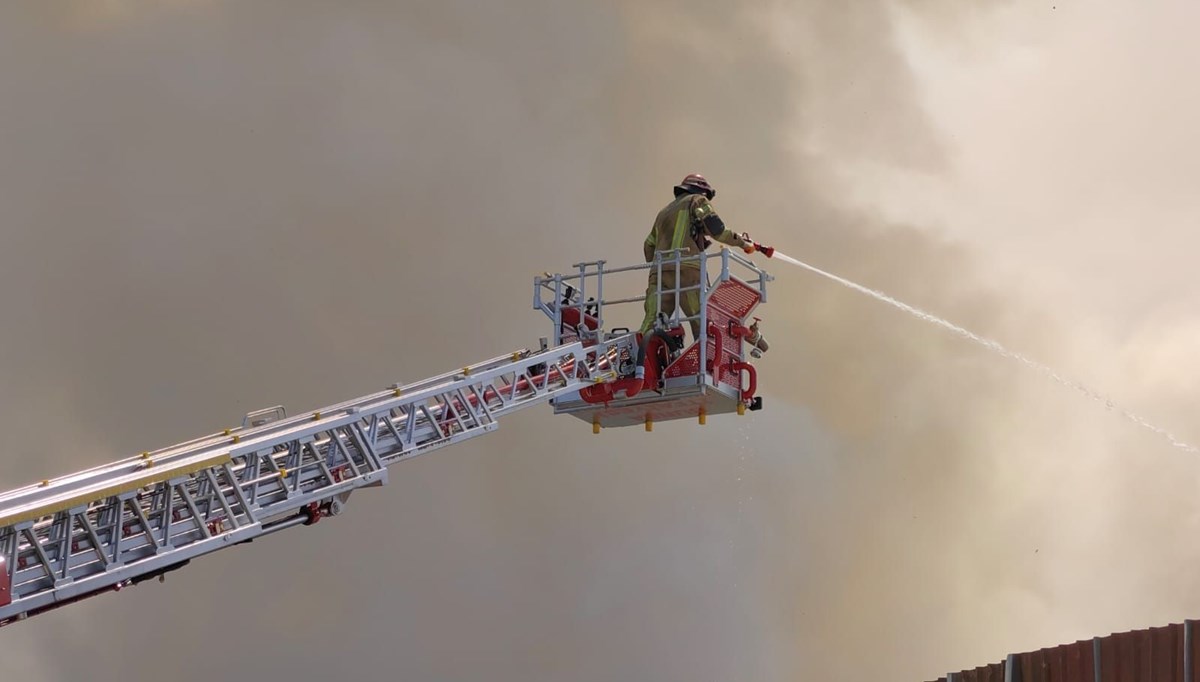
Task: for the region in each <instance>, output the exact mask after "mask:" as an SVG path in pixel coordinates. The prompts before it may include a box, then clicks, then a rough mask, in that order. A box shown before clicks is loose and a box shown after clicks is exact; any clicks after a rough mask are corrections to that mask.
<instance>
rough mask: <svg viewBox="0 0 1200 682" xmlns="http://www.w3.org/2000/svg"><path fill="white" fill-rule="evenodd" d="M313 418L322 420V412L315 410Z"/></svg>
mask: <svg viewBox="0 0 1200 682" xmlns="http://www.w3.org/2000/svg"><path fill="white" fill-rule="evenodd" d="M312 420H313V421H320V420H321V413H320V412H313V416H312Z"/></svg>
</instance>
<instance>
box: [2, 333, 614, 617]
mask: <svg viewBox="0 0 1200 682" xmlns="http://www.w3.org/2000/svg"><path fill="white" fill-rule="evenodd" d="M635 344H636V341H635V335H633V334H628V333H627V334H622V335H616V336H611V335H607V336H605V338H603V339H591V340H589V342H588V343H586V344H585V343H583V342H581V341H578V340H576V341H574V342H569V343H564V344H562V345H556V346H555V347H553V348H550V349H548V350H547V349H543V350H540V351H533V352H531V351H527V350H524V351H518V352H515V353H512V354H510V355H506V356H502V357H498V358H495V359H492V360H489V361H487V362H482V363H479V364H477V365H473V366H469V367H465V368H463V369H461V370H459V371H457V372H452V373H449V374H444V375H441V376H437V377H433V378H431V379H427V380H425V381H421V382H419V383H415V384H411V385H407V386H400V385H396V386H393V387H392V388H389V389H387V390H385V391H382V392H379V393H374V394H372V395H368V396H364V397H362V398H358V399H356V400H352V401H349V402H345V403H340V404H337V405H333V406H331V407H328V408H324V409H322V410H319V411H316V412H310V413H307V414H303V415H299V416H293V417H287V415H286V414H285V413H284V411H283V410H282V408H273V409H271V410H265V411H262V412H259V413H252V414H251V415H248V416H247V419H246V421H245V422H243V425H242V427H241V428H236V429H228V430H226V431H224V432H222V433H218V434H215V435H212V436H208V437H205V438H200V439H197V440H193V441H189V442H187V443H182V444H179V445H176V446H173V447H170V448H166V449H163V450H159V451H155V452H146V453H143V454H142V455H141V456H140V457H133V458H130V459H126V460H123V461H120V462H116V463H113V464H109V465H107V466H103V467H98V468H95V469H89V470H87V471H82V472H79V473H76V474H72V475H70V476H65V477H62V478H59V479H55V480H48V481H42V482H41V483H40V484H35V485H31V486H28V487H25V488H20V489H17V490H13V491H10V492H7V493H4V494H0V625H5V624H8V623H11V622H12V621H14V620H17V619H21V618H24V617H27V616H29V615H32V614H36V613H39V612H42V611H45V610H48V609H51V608H55V607H57V606H61V605H63V604H66V603H70V602H72V601H76V600H78V599H82V598H85V597H88V596H92V595H94V594H97V593H100V592H103V591H107V590H119V589H121V588H122V587H125V586H127V585H130V584H135V583H138V582H140V581H142V580H146V579H149V578H153V577H156V576H157V577H160V578H161V576H162V575H163V574H164V573H165V572H167V571H170V570H173V569H175V568H178V567H180V566H182V565H184V564H186V563H187V562H188V561H189V560H190V559H192V558H193V557H196V556H199V555H202V554H205V553H208V552H211V551H215V550H218V549H221V548H223V547H229V546H232V545H234V544H237V543H240V542H245V541H248V540H253V539H254V538H257V537H260V536H263V535H266V534H268V533H272V532H274V531H277V530H282V529H285V528H290V527H292V526H295V525H300V524H312V523H315V522H317V521H318V520H320V519H321V518H322V517H323V516H326V515H334V514H337V513H339V512H340V511H341V508H342V506H343V505H344V503H345V502H346V498H347V497H348V496H349V494H350V493H351V492H352V491H354V490H355V489H358V488H362V487H366V486H378V485H383V484H385V483H386V482H387V474H388V469H387V468H388V467H389V466H391V465H392V464H395V463H397V462H400V461H403V460H406V459H410V458H412V457H416V456H417V455H420V454H423V453H426V452H430V451H432V450H435V449H437V448H441V447H444V446H447V445H451V444H453V443H457V442H460V441H463V440H466V439H468V438H473V437H475V436H478V435H481V434H484V433H488V432H490V431H492V430H494V429H496V428H497V426H498V421H497V420H498V419H499V418H500V417H502V416H504V415H506V414H508V413H509V412H512V411H515V410H518V409H521V408H523V407H528V406H531V405H536V404H540V403H542V402H545V401H547V400H550V399H552V398H554V397H556V396H559V395H563V394H570V393H573V392H577V391H578V390H579V389H580V388H581V387H585V386H588V385H594V384H597V383H601V382H604V381H609V380H611V379H612V378H613V377H614V376H616V372H617V364H618V362H620V361H622V360H621V359H622V358H623V359H625V360H624V361H627V359H628V358H630V357H632V356H634V355H636V345H635Z"/></svg>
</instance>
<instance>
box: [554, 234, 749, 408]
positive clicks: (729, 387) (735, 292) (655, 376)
mask: <svg viewBox="0 0 1200 682" xmlns="http://www.w3.org/2000/svg"><path fill="white" fill-rule="evenodd" d="M604 265H605V262H604V261H596V262H592V263H579V264H577V265H575V266H574V267H575V268H576V270H577V272H575V273H572V274H570V275H564V274H557V275H549V274H546V275H543V276H541V277H538V278H536V279H535V282H534V307H535V308H536V309H538V310H541V311H542V312H544V313H545V314H546V315H547V316H548V317H550V319H551V321H552V323H553V325H554V338H553V344H554V345H557V344H561V343H566V342H570V341H574V340H580V341H582V342H583V343H584V346H585V348H586V347H587V346H588V344H589V343H597V342H599V341H602V340H605V339H611V338H614V337H619V336H622V335H626V334H628V333H629V330H628V329H627V328H615V329H612V330H609V329H607V328H606V326H605V322H606V319H605V317H606V313H609V312H611V311H612V309H613V306H618V305H623V304H624V305H625V306H626V307H625V313H624V315H623V317H624V318H625V319H627V320H631V321H632V320H635V319H636V320H640V319H641V317H642V309H641V306H634V305H631V304H638V303H643V302H644V300H645V296H646V294H645V293H642V294H641V295H635V296H630V295H629V294H630V293H633V292H638V291H642V292H644V291H645V289H646V281H647V276H648V275H649V274H650V273H651V272H652V271H657V272H659V273H661V272H663V271H668V272H670V271H674V270H675V269H676V268H679V267H681V266H682V267H696V266H698V267H699V268H700V273H701V276H700V278H699V279H700V284H699V285H698V286H692V287H681V286H679V282H678V278H668V279H674V284H675V286H674V287H668V288H666V289H663V287H662V284H661V282H662V281H663V278H662V277H661V276H659V277H658V278H657V279H656V281H657V282H659V285H658V286H657V287H656V288H655V290H653V291H651V292H650V295H651V296H655V297H657V298H658V300H659V303H660V305H659V306H658V309H659V310H661V311H662V313H663V314H660V316H659V320H658V321H657V322H656V324H655V327H654V328H653V329H652V330H651V331H649V332H648V333H647V334H646V338H642V337H641V335H638V338H637V344H636V347H637V348H639V349H640V351H641V352H640V353H639V354H638V355H639V356H641V357H642V362H641V364H643V365H644V367H645V380H644V381H642V380H639V379H637V378H635V377H634V376H633V375H634V373H635V371H636V369H637V368H638V364H639V358H638V357H625V358H620V357H617V358H612V359H611V362H610V366H611V369H612V371H611V373H610V374H608V375H606V376H605V377H603V380H600V379H598V380H597V382H598V385H595V386H591V387H585V388H582V389H580V390H578V391H575V392H572V393H567V394H563V395H561V396H558V397H556V398H555V399H554V400H553V401H552V404H553V407H554V412H555V414H570V415H572V416H575V417H577V418H579V419H582V420H583V421H585V422H588V423H589V424H592V425H593V428H594V430H595V431H599V429H600V428H602V427H614V426H637V425H645V426H646V427H647V429H649V428H650V427H651V426H652V425H653V423H654V422H661V421H669V420H674V419H699V420H700V422H701V423H703V422H704V420H705V418H706V417H707V416H708V415H714V414H723V413H731V412H736V413H739V414H741V413H743V412H744V411H745V410H746V409H750V410H756V409H759V408H761V407H762V399H761V398H760V397H759V396H757V395H756V392H757V371H756V368H755V367H754V366H753V365H752V364H751V363H750V358H749V357H747V355H746V351H747V349H748V347H749V344H748V343H747V339H749V338H750V337H751V335H752V331H751V329H750V324H749V323H748V320H749V319H750V316H751V315H752V314H753V313H754V312H755V311H756V309H757V308H758V306H759V305H760V304H762V303H763V302H765V301H766V295H767V289H766V285H767V282H769V281H770V280H771V276H770V275H768V274H767V273H766V272H765V271H763V270H761V269H760V268H758V267H757V266H756V265H754V264H753V263H752V262H751V261H749V260H748V259H746V258H743V257H742V256H740V255H739V254H737V253H735V252H733V251H732V250H729V249H722V250H721V252H720V255H716V254H714V255H708V254H701V255H699V256H690V257H686V256H684V255H683V254H682V252H680V251H672V252H663V253H660V254H658V255H657V257H656V259H655V260H654V261H652V262H650V263H646V264H644V265H637V266H632V267H624V268H616V269H611V270H607V269H605V267H604ZM714 266H717V267H714ZM614 289H615V290H617V291H618V292H621V295H620V296H617V297H612V298H609V297H606V296H607V295H606V292H612V291H614ZM697 290H698V292H699V298H700V310H699V313H698V314H697V315H695V316H693V317H687V316H684V315H682V314H680V311H678V310H669V311H668V310H664V306H663V305H661V303H662V301H663V298H664V296H666V297H669V300H675V301H678V300H680V295H681V294H683V293H685V292H688V291H697ZM693 321H698V323H699V328H700V329H702V330H705V331H706V333H705V334H704V337H705V342H704V343H703V344H701V343H698V342H697V341H696V340H695V339H689V343H688V344H687V345H684V344H683V343H682V342H683V339H684V327H685V325H684V323H689V324H690V323H691V322H693ZM660 340H661V341H663V342H661V343H656V341H660ZM547 342H548V343H549V341H547Z"/></svg>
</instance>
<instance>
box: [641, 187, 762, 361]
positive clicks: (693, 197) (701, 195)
mask: <svg viewBox="0 0 1200 682" xmlns="http://www.w3.org/2000/svg"><path fill="white" fill-rule="evenodd" d="M716 195H717V191H716V190H715V189H713V187H712V185H710V184H709V183H708V180H706V179H705V178H704V176H703V175H699V174H696V173H693V174H691V175H689V176H687V177H686V178H684V179H683V182H680V183H679V184H678V185H676V186H675V199H674V200H673V201H672V202H671V203H669V204H667V206H666V207H665V208H664V209H663V210H661V211H659V213H658V217H657V218H655V219H654V227H652V228H651V229H650V236H648V237H646V242H645V244H644V245H643V247H644V248H643V251H644V255H645V257H646V262H647V263H650V262H652V261H653V260H654V254H655V253H656V252H659V251H667V252H669V251H671V250H673V249H683V254H682V257H683V258H687V257H689V256H696V255H698V254H699V253H700V252H701V251H704V250H705V249H706V248H708V245H709V244H710V243H712V242H711V240H716V241H719V242H721V243H722V244H728V245H729V246H738V247H741V248H742V249H743V250H745V251H747V253H750V252H752V251H753V246H752V245H751V244H752V243H751V242H750V237H749V235H746V234H741V235H737V234H734V233H733V232H731V231H730V230H728V229H727V228H726V227H725V223H724V222H722V220H721V218H720V216H718V215H717V213H716V211H715V210H713V207H712V203H710V202H711V201H712V199H713V197H715V196H716ZM663 257H664V258H666V255H665V254H664V256H663ZM679 269H680V272H679V273H678V278H677V276H676V272H675V266H674V265H673V264H672V265H666V264H664V265H663V266H662V312H664V313H666V314H668V315H670V314H671V313H674V312H675V283H676V281H677V279H678V282H679V287H680V288H681V289H682V288H686V287H699V285H700V263H699V261H692V262H688V263H681V264H680V265H679ZM657 294H658V272H657V268H653V267H652V268H651V269H650V285H649V286H648V287H647V288H646V318H645V319H644V320H642V327H641V333H642V334H643V335H644V334H646V333H647V332H648V331H650V329H651V327H653V326H654V320H655V318H656V317H658V313H659V306H658V303H659V301H658V296H657ZM679 298H680V300H679V307H680V308H682V309H683V314H684V315H686V316H687V317H694V316H696V315H699V314H700V290H699V288H695V289H692V290H691V291H681V292H680V294H679ZM689 322H690V324H691V327H692V338H693V339H696V340H699V339H700V338H701V337H700V320H699V318H697V319H694V320H689Z"/></svg>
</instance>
